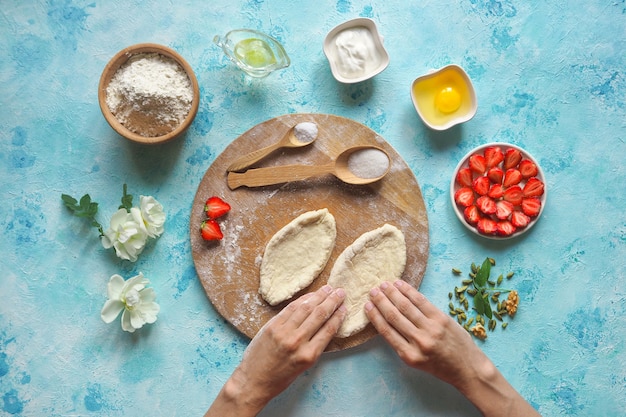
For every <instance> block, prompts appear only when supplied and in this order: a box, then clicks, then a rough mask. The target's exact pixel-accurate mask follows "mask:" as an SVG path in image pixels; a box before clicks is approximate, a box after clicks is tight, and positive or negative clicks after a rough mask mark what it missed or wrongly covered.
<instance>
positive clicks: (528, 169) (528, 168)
mask: <svg viewBox="0 0 626 417" xmlns="http://www.w3.org/2000/svg"><path fill="white" fill-rule="evenodd" d="M517 169H519V172H521V173H522V177H524V178H531V177H536V176H537V174H538V173H539V169H538V168H537V165H535V163H534V162H533V161H531V160H530V159H522V161H521V162H520V163H519V165H518V166H517Z"/></svg>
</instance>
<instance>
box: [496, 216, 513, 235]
mask: <svg viewBox="0 0 626 417" xmlns="http://www.w3.org/2000/svg"><path fill="white" fill-rule="evenodd" d="M516 230H517V228H516V227H515V226H513V224H512V223H511V222H510V221H508V220H500V221H499V222H498V223H497V229H496V233H497V234H499V235H500V236H511V235H512V234H513V233H515V231H516Z"/></svg>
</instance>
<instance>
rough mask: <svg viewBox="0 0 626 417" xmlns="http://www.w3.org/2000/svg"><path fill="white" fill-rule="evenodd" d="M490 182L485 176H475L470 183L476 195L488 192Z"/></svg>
mask: <svg viewBox="0 0 626 417" xmlns="http://www.w3.org/2000/svg"><path fill="white" fill-rule="evenodd" d="M490 185H491V182H490V181H489V178H487V177H482V176H481V177H477V178H476V179H475V180H474V182H473V183H472V189H473V190H474V191H476V194H478V195H486V194H487V193H488V192H489V186H490Z"/></svg>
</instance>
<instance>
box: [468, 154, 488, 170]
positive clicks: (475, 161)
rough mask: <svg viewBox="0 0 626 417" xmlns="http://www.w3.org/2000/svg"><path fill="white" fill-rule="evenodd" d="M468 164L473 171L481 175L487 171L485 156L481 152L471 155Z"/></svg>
mask: <svg viewBox="0 0 626 417" xmlns="http://www.w3.org/2000/svg"><path fill="white" fill-rule="evenodd" d="M468 165H469V168H470V169H471V170H472V171H474V172H475V173H477V174H480V175H483V174H484V173H485V171H487V163H486V161H485V157H484V156H482V155H480V154H474V155H472V156H470V158H469V162H468Z"/></svg>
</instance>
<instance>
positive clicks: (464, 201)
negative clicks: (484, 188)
mask: <svg viewBox="0 0 626 417" xmlns="http://www.w3.org/2000/svg"><path fill="white" fill-rule="evenodd" d="M454 201H456V203H457V204H459V205H461V206H463V207H469V206H471V205H472V204H474V190H472V189H471V188H469V187H463V188H459V189H458V190H457V191H456V192H455V193H454Z"/></svg>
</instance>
